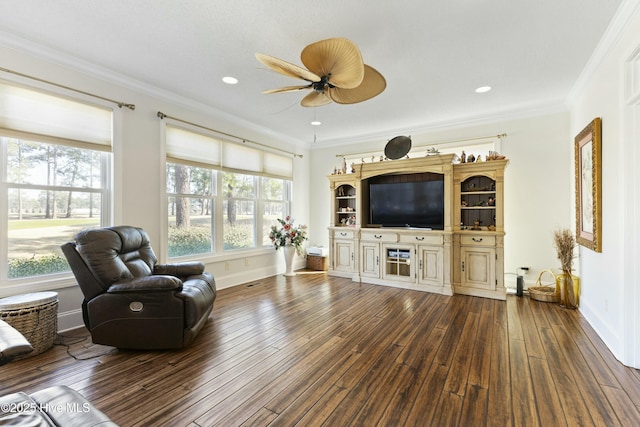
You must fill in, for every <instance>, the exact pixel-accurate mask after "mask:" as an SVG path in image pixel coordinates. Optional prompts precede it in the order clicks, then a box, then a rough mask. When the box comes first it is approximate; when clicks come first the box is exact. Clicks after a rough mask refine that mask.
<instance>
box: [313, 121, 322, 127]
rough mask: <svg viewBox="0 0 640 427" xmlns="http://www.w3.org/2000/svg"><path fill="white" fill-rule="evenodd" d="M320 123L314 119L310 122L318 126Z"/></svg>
mask: <svg viewBox="0 0 640 427" xmlns="http://www.w3.org/2000/svg"><path fill="white" fill-rule="evenodd" d="M321 124H322V122H319V121H318V120H314V121H312V122H311V125H312V126H320V125H321Z"/></svg>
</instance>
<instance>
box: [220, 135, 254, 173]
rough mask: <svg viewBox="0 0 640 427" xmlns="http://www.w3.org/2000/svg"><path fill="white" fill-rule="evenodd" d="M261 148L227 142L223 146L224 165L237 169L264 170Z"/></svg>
mask: <svg viewBox="0 0 640 427" xmlns="http://www.w3.org/2000/svg"><path fill="white" fill-rule="evenodd" d="M261 154H262V153H261V152H260V150H256V149H255V148H251V147H247V146H245V145H240V144H233V143H228V142H225V143H224V145H223V146H222V167H223V168H224V169H232V170H237V171H249V172H255V173H254V175H255V174H256V173H260V172H262V156H261Z"/></svg>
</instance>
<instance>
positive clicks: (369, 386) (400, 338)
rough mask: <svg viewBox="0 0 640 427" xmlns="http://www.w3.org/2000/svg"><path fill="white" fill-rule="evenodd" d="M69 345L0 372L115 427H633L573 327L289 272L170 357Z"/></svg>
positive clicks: (597, 349)
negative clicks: (76, 401)
mask: <svg viewBox="0 0 640 427" xmlns="http://www.w3.org/2000/svg"><path fill="white" fill-rule="evenodd" d="M59 341H60V342H61V343H62V344H66V345H56V346H54V348H52V349H51V350H49V351H47V352H45V353H43V354H40V355H37V356H34V357H31V358H27V359H24V360H19V361H15V362H13V363H10V364H8V365H5V366H2V367H0V381H1V383H0V392H1V393H2V394H5V393H9V392H15V391H19V390H22V391H26V392H33V391H36V390H38V389H41V388H44V387H47V386H51V385H56V384H65V385H68V386H70V387H72V388H74V389H76V390H78V391H79V392H81V393H82V394H83V395H84V396H85V397H87V398H88V399H89V400H91V401H92V402H93V403H94V405H95V406H97V407H98V408H99V409H101V410H102V411H103V412H105V413H106V414H107V415H108V416H110V417H111V418H112V419H113V420H114V421H115V422H117V423H118V424H120V425H122V426H240V425H246V426H266V425H271V426H293V425H300V426H313V425H326V426H346V425H359V426H375V425H379V426H402V425H406V426H430V425H450V426H484V425H488V426H509V425H513V426H537V425H540V426H545V427H547V426H564V425H568V426H574V425H580V426H616V425H622V426H637V425H640V373H639V372H638V370H636V369H631V368H628V367H625V366H623V365H622V364H621V363H619V362H618V361H617V360H616V359H615V358H614V357H613V355H612V354H611V352H610V351H609V350H608V349H607V348H606V347H605V345H604V344H603V343H602V341H601V340H600V339H599V338H598V336H597V335H596V334H595V332H594V331H593V330H592V328H591V327H590V326H589V324H588V323H587V322H586V321H585V320H584V319H583V318H582V317H581V315H580V313H579V312H578V311H574V310H566V309H563V308H561V307H560V306H558V305H557V304H550V303H543V302H537V301H533V300H529V298H526V297H524V298H518V297H515V296H509V297H508V298H507V301H506V303H505V302H504V301H495V300H491V299H484V298H476V297H468V296H459V295H458V296H454V297H446V296H440V295H434V294H429V293H422V292H416V291H409V290H402V289H396V288H390V287H383V286H376V285H367V284H360V283H355V282H352V281H351V280H347V279H340V278H334V277H328V276H327V275H326V274H324V273H321V272H310V271H309V272H301V273H298V275H297V276H296V277H293V278H285V277H283V276H277V277H272V278H268V279H264V280H259V281H256V282H252V283H248V284H246V285H243V286H237V287H234V288H230V289H224V290H221V291H219V293H218V298H217V300H216V302H215V306H214V311H213V313H212V315H211V319H210V320H209V322H208V323H207V325H206V326H205V327H204V328H203V330H202V331H201V332H200V334H199V335H198V337H197V338H196V340H195V342H194V343H193V344H192V345H190V346H189V347H188V348H186V349H184V350H180V351H162V352H158V351H151V352H138V351H136V352H133V351H121V350H117V349H112V348H109V347H104V346H97V345H93V344H92V343H91V340H90V338H88V337H87V333H86V331H85V330H83V329H82V330H76V331H72V332H67V333H65V334H63V336H61V337H59Z"/></svg>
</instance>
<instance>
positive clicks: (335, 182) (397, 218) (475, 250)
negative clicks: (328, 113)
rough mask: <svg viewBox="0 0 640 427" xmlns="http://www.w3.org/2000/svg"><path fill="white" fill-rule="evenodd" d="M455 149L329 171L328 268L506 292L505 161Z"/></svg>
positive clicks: (419, 285) (444, 287)
mask: <svg viewBox="0 0 640 427" xmlns="http://www.w3.org/2000/svg"><path fill="white" fill-rule="evenodd" d="M454 157H455V155H454V154H447V155H433V156H426V157H422V158H415V159H402V160H385V161H380V162H370V163H361V164H358V165H354V171H353V172H352V173H337V174H333V175H330V176H329V177H328V179H329V185H330V189H331V222H330V226H329V242H330V246H329V247H330V256H329V258H330V264H329V274H331V275H334V276H341V277H349V278H351V279H352V280H354V281H362V282H366V283H374V284H379V285H386V286H395V287H401V288H406V289H415V290H421V291H426V292H434V293H439V294H443V295H453V294H455V293H459V294H466V295H475V296H480V297H487V298H495V299H502V300H504V299H506V289H505V287H504V218H503V214H504V209H503V193H504V191H503V189H504V169H505V167H506V165H507V163H508V160H491V161H480V162H474V163H453V160H454Z"/></svg>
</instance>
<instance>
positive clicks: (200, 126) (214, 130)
mask: <svg viewBox="0 0 640 427" xmlns="http://www.w3.org/2000/svg"><path fill="white" fill-rule="evenodd" d="M158 117H159V118H160V120H163V119H165V118H166V119H171V120H175V121H177V122H180V123H185V124H188V125H191V126H195V127H197V128H200V129H204V130H208V131H210V132H214V133H217V134H220V135H224V136H226V137H229V138H234V139H237V140H239V141H241V142H242V143H243V144H246V143H249V144H254V145H259V146H260V147H265V148H268V149H270V150H275V151H278V152H280V153H286V154H289V155H291V156H293V157H299V158H302V154H296V153H293V152H291V151H285V150H278V149H276V148H274V147H271V146H269V145H267V144H262V143H260V142H256V141H251V140H248V139H244V138H240V137H239V136H235V135H231V134H230V133H226V132H222V131H219V130H216V129H211V128H208V127H206V126H202V125H199V124H197V123H192V122H189V121H187V120H182V119H178V118H176V117H171V116H169V115H167V114H165V113H163V112H162V111H158Z"/></svg>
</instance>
